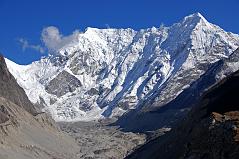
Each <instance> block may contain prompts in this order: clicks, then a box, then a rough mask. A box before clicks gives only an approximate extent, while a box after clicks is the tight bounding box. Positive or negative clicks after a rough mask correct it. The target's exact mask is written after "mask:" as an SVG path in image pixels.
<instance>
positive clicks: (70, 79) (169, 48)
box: [6, 13, 239, 121]
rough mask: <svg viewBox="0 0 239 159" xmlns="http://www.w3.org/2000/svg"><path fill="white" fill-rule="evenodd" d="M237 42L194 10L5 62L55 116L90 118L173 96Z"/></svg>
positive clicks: (96, 32) (82, 36) (80, 36)
mask: <svg viewBox="0 0 239 159" xmlns="http://www.w3.org/2000/svg"><path fill="white" fill-rule="evenodd" d="M238 46H239V36H238V35H236V34H233V33H230V32H225V31H224V30H223V29H221V28H220V27H218V26H216V25H214V24H211V23H209V22H208V21H207V20H206V19H205V18H204V17H203V16H202V15H201V14H200V13H195V14H192V15H189V16H187V17H185V18H183V19H182V20H181V21H180V22H179V23H175V24H173V25H172V26H170V27H164V26H161V27H159V28H156V27H153V28H149V29H141V30H140V31H135V30H133V29H130V28H128V29H97V28H88V29H86V31H85V32H83V33H77V35H76V38H74V40H72V42H71V43H68V44H66V45H63V46H62V47H61V48H59V50H57V54H56V55H54V56H49V57H46V58H42V59H41V60H39V61H36V62H33V63H32V64H29V65H26V66H21V65H17V64H15V63H14V62H12V61H9V60H6V61H7V65H8V67H9V68H10V72H11V73H12V74H13V75H14V77H15V78H16V79H17V82H18V83H19V85H21V86H22V87H23V88H24V89H25V91H26V93H27V95H28V97H29V99H30V100H31V101H32V102H33V103H38V104H40V105H43V106H44V108H43V110H45V111H49V112H50V113H51V114H52V116H53V118H54V119H55V120H57V121H75V120H94V119H99V118H102V117H112V116H121V115H122V114H123V113H124V112H126V111H128V110H130V109H142V108H144V107H145V106H146V105H149V104H150V105H152V104H153V106H158V107H160V106H162V105H164V104H166V103H168V102H170V101H172V100H173V99H175V98H176V97H177V96H178V95H179V94H180V93H181V92H183V90H185V89H186V88H188V87H189V86H190V85H191V84H192V83H193V82H194V81H196V80H198V79H199V78H200V76H202V75H203V74H204V73H205V72H206V71H207V69H208V68H209V66H210V65H211V64H213V63H215V62H216V61H218V60H220V59H224V58H228V56H230V55H231V54H232V52H233V51H234V50H235V49H236V48H237V47H238ZM233 69H237V65H235V68H233ZM62 86H63V87H62ZM49 88H50V89H49Z"/></svg>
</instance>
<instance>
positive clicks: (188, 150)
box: [127, 71, 239, 159]
mask: <svg viewBox="0 0 239 159" xmlns="http://www.w3.org/2000/svg"><path fill="white" fill-rule="evenodd" d="M238 89H239V71H237V72H235V73H234V74H232V75H231V76H229V77H227V78H226V79H223V80H221V81H220V82H219V83H218V84H216V85H214V86H213V87H211V88H210V89H209V90H208V91H207V92H205V93H204V94H203V96H202V97H201V99H200V102H199V103H198V104H197V106H195V107H194V108H193V109H192V110H191V111H190V113H189V115H188V116H187V117H186V118H185V119H184V120H182V122H181V123H179V125H177V126H175V127H174V128H173V129H172V130H171V131H170V132H169V133H167V134H166V135H164V136H162V137H159V138H156V139H154V140H152V141H150V142H148V143H147V144H145V145H144V146H143V147H141V148H139V149H138V150H137V151H135V152H134V153H133V154H131V155H130V156H128V157H127V158H137V159H139V158H157V159H158V158H163V159H171V158H190V159H194V158H195V159H197V158H212V159H214V158H215V159H216V158H222V159H224V158H225V159H226V158H230V159H236V158H238V155H239V103H238V100H237V99H238V97H239V96H238V93H237V91H238Z"/></svg>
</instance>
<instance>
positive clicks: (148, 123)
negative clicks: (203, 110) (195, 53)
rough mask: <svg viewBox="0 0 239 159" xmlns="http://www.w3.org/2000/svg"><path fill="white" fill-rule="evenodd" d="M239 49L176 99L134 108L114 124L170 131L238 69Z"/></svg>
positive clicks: (141, 129)
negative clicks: (207, 91)
mask: <svg viewBox="0 0 239 159" xmlns="http://www.w3.org/2000/svg"><path fill="white" fill-rule="evenodd" d="M238 57H239V49H237V50H235V51H234V52H233V53H232V54H231V55H230V56H229V57H228V58H224V59H221V60H219V61H217V62H215V63H212V64H211V65H210V66H209V68H208V70H207V71H206V72H205V73H204V74H203V75H201V76H200V78H199V79H197V80H195V81H194V82H192V84H190V86H189V87H188V88H186V89H184V90H183V91H182V92H181V93H180V94H179V95H178V96H177V97H176V98H175V99H173V100H172V101H170V102H169V103H166V104H165V105H160V104H159V105H157V102H155V103H154V104H153V105H154V106H150V105H149V104H148V105H145V107H144V108H143V109H141V110H140V111H138V110H134V111H131V112H128V113H126V114H124V115H123V116H121V117H120V118H119V120H118V121H117V122H116V123H115V124H116V125H120V126H121V127H122V128H123V129H124V130H125V131H134V132H145V131H154V130H157V129H161V130H162V131H164V130H169V129H170V128H171V127H172V126H173V125H174V124H176V123H177V122H178V121H180V119H181V118H183V117H184V116H185V115H187V113H188V111H189V110H190V109H191V107H192V106H193V105H196V104H197V103H198V101H199V100H200V96H201V95H202V94H203V92H204V91H206V90H207V89H208V88H210V87H211V86H212V85H213V84H215V83H217V82H218V81H220V80H222V79H223V78H225V77H227V76H229V75H230V74H232V73H233V72H235V71H236V70H235V69H236V68H238V61H239V58H238Z"/></svg>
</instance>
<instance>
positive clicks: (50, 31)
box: [41, 26, 79, 53]
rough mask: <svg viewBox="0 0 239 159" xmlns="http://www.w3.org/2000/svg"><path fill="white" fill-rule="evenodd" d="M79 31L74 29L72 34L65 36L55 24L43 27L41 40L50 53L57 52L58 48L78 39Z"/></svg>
mask: <svg viewBox="0 0 239 159" xmlns="http://www.w3.org/2000/svg"><path fill="white" fill-rule="evenodd" d="M78 34H79V31H78V30H76V31H74V32H73V33H72V34H71V35H68V36H63V35H62V34H61V33H60V31H59V29H58V28H57V27H55V26H49V27H46V28H43V30H42V33H41V40H42V42H43V43H44V45H45V46H46V47H47V49H48V50H49V51H50V53H56V52H57V50H59V49H60V48H62V47H64V46H66V45H67V44H69V43H71V42H73V41H76V40H77V35H78Z"/></svg>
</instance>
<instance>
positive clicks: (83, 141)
mask: <svg viewBox="0 0 239 159" xmlns="http://www.w3.org/2000/svg"><path fill="white" fill-rule="evenodd" d="M58 124H59V125H60V127H61V129H62V130H63V131H65V132H67V133H68V134H70V135H71V136H72V137H73V138H75V140H76V142H77V144H78V145H79V147H80V150H79V152H78V154H77V158H79V159H122V158H124V157H126V156H127V154H129V153H131V152H132V151H133V150H134V149H135V148H137V147H138V146H140V145H142V144H144V143H145V141H146V136H145V135H143V134H135V133H131V132H122V131H120V130H119V129H118V128H117V127H112V126H107V125H108V123H99V122H74V123H58Z"/></svg>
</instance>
